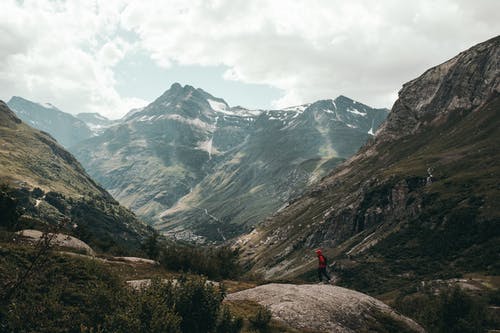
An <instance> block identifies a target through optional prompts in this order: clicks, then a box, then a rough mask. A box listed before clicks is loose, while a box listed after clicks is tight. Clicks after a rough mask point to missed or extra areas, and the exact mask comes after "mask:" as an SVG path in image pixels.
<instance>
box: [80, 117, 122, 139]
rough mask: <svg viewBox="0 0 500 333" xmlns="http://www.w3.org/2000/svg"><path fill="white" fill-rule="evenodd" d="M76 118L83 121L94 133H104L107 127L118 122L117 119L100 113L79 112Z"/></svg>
mask: <svg viewBox="0 0 500 333" xmlns="http://www.w3.org/2000/svg"><path fill="white" fill-rule="evenodd" d="M76 118H78V119H80V120H81V121H83V122H84V123H85V124H86V125H87V126H88V127H89V129H90V130H91V131H92V133H94V134H100V133H102V132H103V131H104V130H105V129H106V128H108V127H110V126H112V125H114V124H116V123H117V122H118V121H117V120H110V119H108V118H106V117H104V116H101V115H100V114H99V113H96V112H94V113H90V112H87V113H79V114H77V115H76Z"/></svg>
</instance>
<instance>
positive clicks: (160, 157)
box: [74, 84, 387, 241]
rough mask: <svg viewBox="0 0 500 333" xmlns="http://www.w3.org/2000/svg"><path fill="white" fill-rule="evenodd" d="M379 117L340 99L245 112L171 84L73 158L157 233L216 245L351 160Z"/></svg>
mask: <svg viewBox="0 0 500 333" xmlns="http://www.w3.org/2000/svg"><path fill="white" fill-rule="evenodd" d="M386 114H387V111H386V110H385V109H372V108H370V107H368V106H366V105H364V104H361V103H358V102H356V101H353V100H351V99H349V98H347V97H344V96H339V97H338V98H337V99H335V100H324V101H318V102H315V103H312V104H310V105H305V106H299V107H295V108H288V109H284V110H248V109H245V108H242V107H230V106H229V105H228V104H227V103H226V102H225V101H224V100H223V99H221V98H217V97H214V96H212V95H210V94H208V93H207V92H205V91H204V90H202V89H196V88H194V87H191V86H188V85H187V86H184V87H183V86H181V85H180V84H173V85H172V87H171V88H170V89H169V90H167V91H166V92H165V93H164V94H163V95H162V96H160V97H159V98H158V99H156V100H155V101H154V102H153V103H151V104H150V105H148V106H147V107H145V108H142V109H138V110H133V111H132V112H130V113H129V114H127V115H126V116H125V117H124V118H123V119H122V122H121V123H120V124H118V125H115V126H113V127H111V128H109V129H107V130H106V131H105V132H103V133H102V134H101V135H99V136H97V137H94V138H91V139H89V140H87V141H86V142H83V143H82V144H80V145H78V146H77V147H75V149H74V152H75V154H76V156H77V157H78V159H79V160H80V161H82V163H83V165H85V167H86V169H87V170H89V172H90V174H91V175H92V176H93V177H94V178H95V179H96V180H97V181H99V182H100V183H101V184H103V186H104V187H105V188H107V189H108V190H109V191H110V193H112V194H113V195H114V196H115V197H116V198H117V199H118V200H119V201H120V202H122V203H123V204H125V205H127V206H129V207H131V208H132V209H134V211H136V212H137V213H138V214H139V215H141V216H144V217H145V218H147V219H149V220H150V221H151V222H152V223H155V224H156V226H157V227H158V228H160V229H161V230H162V231H164V232H172V233H175V234H176V235H177V236H178V237H179V236H180V235H185V236H186V237H184V236H182V237H183V238H188V239H193V237H194V239H197V238H198V237H200V236H201V239H203V238H205V239H210V240H219V241H222V240H224V239H227V238H229V237H233V236H234V235H237V234H239V233H241V232H242V231H243V230H245V229H246V228H248V227H249V226H251V225H253V224H255V223H257V222H258V221H259V220H261V219H262V218H264V217H265V216H266V215H267V214H270V213H272V212H273V211H275V210H276V209H278V208H279V207H280V206H282V205H283V203H284V202H286V200H287V199H288V198H289V197H290V196H292V197H293V196H296V195H298V193H300V192H301V191H302V189H303V187H304V186H306V185H307V184H310V183H312V182H314V181H316V180H317V179H319V178H321V176H323V175H325V174H326V173H327V172H328V171H329V170H330V169H331V168H332V167H333V166H334V165H335V164H337V163H339V162H340V161H342V160H343V159H345V158H347V157H349V156H350V155H352V154H353V153H354V152H355V151H356V150H357V149H358V148H359V146H361V145H362V144H363V143H364V142H365V141H366V140H368V139H369V138H371V137H372V134H373V132H374V131H375V130H376V129H377V128H378V126H379V125H380V123H381V122H382V121H383V120H384V118H385V116H386ZM280 171H283V172H280ZM192 231H194V233H193V232H192Z"/></svg>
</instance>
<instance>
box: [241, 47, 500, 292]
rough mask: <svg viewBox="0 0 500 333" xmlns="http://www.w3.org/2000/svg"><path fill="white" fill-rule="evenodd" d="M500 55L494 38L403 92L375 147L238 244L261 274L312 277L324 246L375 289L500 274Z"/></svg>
mask: <svg viewBox="0 0 500 333" xmlns="http://www.w3.org/2000/svg"><path fill="white" fill-rule="evenodd" d="M499 52H500V38H499V37H497V38H494V39H492V40H489V41H487V42H485V43H482V44H479V45H477V46H475V47H473V48H471V49H470V50H467V51H465V52H462V53H461V54H459V55H458V56H457V57H455V58H453V59H451V60H450V61H447V62H446V63H444V64H442V65H439V66H437V67H435V68H433V69H431V70H429V71H427V72H426V73H424V74H423V75H422V76H420V77H419V78H417V79H415V80H413V81H411V82H409V83H407V84H405V85H404V86H403V89H402V90H401V91H400V97H399V99H398V101H396V103H395V104H394V107H393V109H392V111H391V113H390V115H389V117H388V119H387V121H386V122H385V123H384V124H383V125H382V127H381V129H380V130H379V132H378V133H377V136H376V137H375V138H374V140H372V141H371V142H369V143H368V144H367V145H365V146H364V147H363V148H362V149H361V150H360V151H359V152H358V153H357V154H356V155H354V156H353V157H352V158H351V159H349V160H348V161H347V162H345V163H344V164H342V165H341V166H340V167H338V168H337V169H336V170H335V171H334V172H332V173H331V174H330V175H329V176H328V177H326V178H325V179H323V181H322V182H321V183H320V184H318V185H317V186H315V187H314V188H312V189H311V190H310V191H309V192H308V193H307V194H306V195H304V196H302V197H301V198H300V199H298V200H295V201H293V202H290V204H289V207H287V208H286V209H285V210H283V211H281V212H279V213H277V214H275V215H274V216H273V217H271V218H269V219H268V221H266V222H265V223H264V224H262V225H261V226H260V227H258V228H257V229H255V230H254V231H253V232H252V233H250V234H248V235H247V236H245V237H242V238H241V239H240V244H241V246H242V247H243V249H244V253H245V255H246V256H247V258H248V259H249V260H250V261H253V262H254V266H253V270H254V271H255V272H261V273H262V274H264V275H265V276H267V277H285V276H298V275H303V276H307V274H308V273H307V272H308V271H309V270H311V269H312V268H313V267H314V257H313V255H314V253H313V251H312V250H313V249H314V248H316V247H324V248H325V249H326V251H327V255H328V256H329V257H331V259H336V260H337V261H338V266H337V269H338V270H339V272H340V273H339V274H340V275H341V276H342V277H343V279H344V282H345V283H347V284H348V285H350V286H354V287H357V288H360V289H362V290H367V291H375V292H381V291H383V290H384V288H385V290H387V289H390V288H391V287H394V285H389V284H388V283H383V282H382V281H387V280H388V279H389V280H390V279H391V277H394V276H397V282H395V283H396V284H398V283H399V285H402V284H404V283H405V282H408V281H415V279H416V278H417V277H420V278H422V277H425V276H433V275H439V274H443V272H446V273H444V274H451V275H453V274H461V273H463V272H467V271H469V272H470V271H474V270H489V271H490V272H491V273H494V272H496V271H497V270H498V266H497V265H495V264H494V262H495V261H496V259H495V255H494V253H495V252H498V244H499V241H498V240H499V236H500V235H499V228H498V223H499V222H500V219H499V218H500V216H499V212H498V210H497V209H495V208H494V207H495V202H497V200H499V199H500V193H499V190H498V179H499V178H498V177H499V174H500V170H499V167H498V165H497V163H496V162H495V160H498V158H499V149H498V144H497V142H498V140H499V139H500V131H499V129H498V128H499V121H500V119H499V117H500V116H499V115H500V112H499V110H500V98H499V91H500V87H499V82H500V81H499V77H500V67H499V59H500V57H499ZM495 244H496V245H495ZM270 253H271V254H272V256H270V255H269V254H270ZM479 257H481V258H482V259H481V263H480V264H478V261H477V259H478V258H479ZM304 274H305V275H304ZM391 281H393V280H391ZM393 282H394V281H393Z"/></svg>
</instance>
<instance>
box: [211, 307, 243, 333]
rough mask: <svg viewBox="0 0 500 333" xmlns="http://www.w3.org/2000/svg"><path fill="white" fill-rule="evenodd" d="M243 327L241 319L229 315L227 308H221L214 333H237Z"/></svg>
mask: <svg viewBox="0 0 500 333" xmlns="http://www.w3.org/2000/svg"><path fill="white" fill-rule="evenodd" d="M242 327H243V318H241V317H236V316H233V315H232V314H231V312H230V311H229V308H228V307H227V306H223V307H222V311H220V314H219V319H218V321H217V326H216V328H215V332H216V333H238V332H239V331H241V329H242Z"/></svg>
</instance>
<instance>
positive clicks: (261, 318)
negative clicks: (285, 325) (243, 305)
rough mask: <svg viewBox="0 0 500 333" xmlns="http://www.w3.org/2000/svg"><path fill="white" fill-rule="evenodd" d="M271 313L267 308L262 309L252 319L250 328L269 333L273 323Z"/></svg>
mask: <svg viewBox="0 0 500 333" xmlns="http://www.w3.org/2000/svg"><path fill="white" fill-rule="evenodd" d="M271 317H272V314H271V311H270V310H269V309H267V308H260V309H259V311H258V312H257V313H256V314H255V316H254V317H250V318H249V319H248V320H249V321H250V326H251V327H252V328H253V329H255V330H257V331H258V332H267V331H268V329H269V322H270V321H271Z"/></svg>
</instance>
